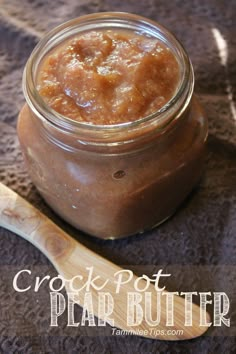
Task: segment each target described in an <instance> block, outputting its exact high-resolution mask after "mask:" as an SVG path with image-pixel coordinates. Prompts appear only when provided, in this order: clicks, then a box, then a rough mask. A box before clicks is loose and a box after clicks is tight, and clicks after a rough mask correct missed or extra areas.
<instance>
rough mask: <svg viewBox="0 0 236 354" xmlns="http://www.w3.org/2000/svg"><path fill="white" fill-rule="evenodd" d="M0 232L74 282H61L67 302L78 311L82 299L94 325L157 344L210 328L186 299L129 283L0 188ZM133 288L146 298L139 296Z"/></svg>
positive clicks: (120, 272)
mask: <svg viewBox="0 0 236 354" xmlns="http://www.w3.org/2000/svg"><path fill="white" fill-rule="evenodd" d="M0 226H2V227H4V228H6V229H8V230H10V231H12V232H14V233H15V234H17V235H19V236H21V237H23V238H24V239H26V240H27V241H29V242H31V243H32V244H33V245H34V246H35V247H37V248H38V249H39V250H40V251H42V252H43V253H44V254H45V256H46V257H47V258H48V259H49V260H50V261H51V262H52V264H53V265H54V267H55V268H56V270H57V271H58V273H59V275H60V276H61V277H62V278H63V279H67V280H69V279H70V280H71V279H73V281H66V282H65V287H66V291H67V294H68V298H70V299H73V301H74V302H76V303H79V305H80V306H82V307H83V302H82V301H81V299H85V298H86V299H87V303H88V302H90V304H92V314H91V315H92V316H96V317H98V319H99V322H98V323H102V322H103V323H104V322H107V323H109V324H110V325H112V327H116V328H119V329H121V330H124V331H127V333H130V332H131V333H132V334H138V335H141V336H142V337H148V338H155V339H159V340H186V339H191V338H195V337H198V336H201V335H202V334H203V333H204V332H206V330H207V329H208V328H209V324H210V316H209V314H208V313H207V311H206V310H205V309H203V308H200V307H199V306H197V305H196V304H194V303H190V302H188V301H187V298H186V297H185V298H183V297H181V296H179V295H176V294H174V293H171V292H168V291H166V290H160V289H159V288H158V289H157V288H156V286H155V285H154V284H152V283H151V282H150V281H149V284H147V281H145V279H144V278H142V277H137V276H135V275H134V274H132V277H130V274H131V271H130V272H128V271H126V272H125V270H124V269H122V268H121V267H119V266H117V265H115V264H113V263H112V262H110V261H108V260H106V259H105V258H103V257H101V256H100V255H97V254H96V253H94V252H93V251H91V250H89V249H88V248H86V247H85V246H83V245H82V244H80V243H79V242H77V241H76V240H75V239H73V238H72V237H71V236H69V235H68V234H67V233H66V232H65V231H63V230H62V229H60V228H59V227H58V226H57V225H56V224H54V223H53V222H52V221H51V220H49V219H48V218H47V217H46V216H45V215H43V214H42V213H41V212H39V211H38V210H37V209H36V208H34V207H33V206H32V205H31V204H29V203H28V202H27V201H26V200H24V199H23V198H21V197H20V196H19V195H18V194H16V193H15V192H13V191H12V190H10V189H9V188H7V187H6V186H4V185H3V184H1V183H0ZM124 274H126V278H125V279H124V277H123V275H124ZM88 277H90V278H91V279H90V285H91V286H90V287H89V289H88V286H89V281H88V280H89V279H88ZM85 285H86V286H85ZM147 285H148V287H147ZM137 287H138V288H139V289H145V292H144V291H140V292H138V291H137ZM146 288H147V289H146ZM76 289H79V291H78V290H76ZM88 299H89V301H88ZM105 300H107V303H106V301H105ZM172 305H173V306H172ZM171 307H173V313H172V316H170V309H171ZM90 310H91V309H90ZM190 313H191V316H190V317H189V314H190ZM203 322H204V324H203Z"/></svg>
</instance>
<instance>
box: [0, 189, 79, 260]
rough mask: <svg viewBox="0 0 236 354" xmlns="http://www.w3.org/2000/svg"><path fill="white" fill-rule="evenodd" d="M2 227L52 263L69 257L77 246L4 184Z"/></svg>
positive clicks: (0, 207)
mask: <svg viewBox="0 0 236 354" xmlns="http://www.w3.org/2000/svg"><path fill="white" fill-rule="evenodd" d="M0 226H2V227H4V228H6V229H8V230H10V231H12V232H14V233H16V234H17V235H19V236H21V237H23V238H24V239H26V240H27V241H29V242H31V243H32V244H33V245H34V246H36V247H37V248H38V249H40V250H41V251H42V252H43V253H44V254H45V255H46V256H47V257H48V258H49V259H50V260H51V261H54V260H55V259H56V258H57V257H62V256H63V254H65V255H66V254H67V255H68V252H70V250H71V249H72V248H73V247H74V245H75V243H76V242H75V240H74V239H73V238H72V237H70V236H69V235H68V234H66V233H65V232H64V231H63V230H62V229H60V228H59V227H58V226H57V225H56V224H54V223H53V222H52V221H51V220H49V219H48V218H47V217H46V216H45V215H43V214H42V213H41V212H40V211H39V210H37V209H36V208H35V207H33V206H32V205H31V204H30V203H28V202H27V201H26V200H24V199H23V198H22V197H20V196H19V195H18V194H16V193H15V192H13V191H12V190H11V189H9V188H8V187H6V186H4V185H3V184H2V183H0ZM81 246H82V245H81Z"/></svg>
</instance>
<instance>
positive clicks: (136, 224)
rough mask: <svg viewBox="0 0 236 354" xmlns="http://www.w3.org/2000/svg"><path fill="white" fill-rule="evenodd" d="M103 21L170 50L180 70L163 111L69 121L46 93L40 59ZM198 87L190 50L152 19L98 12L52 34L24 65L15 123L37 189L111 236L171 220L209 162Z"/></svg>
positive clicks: (92, 230)
mask: <svg viewBox="0 0 236 354" xmlns="http://www.w3.org/2000/svg"><path fill="white" fill-rule="evenodd" d="M103 29H112V30H117V29H119V30H120V29H122V30H124V31H126V30H127V31H129V32H130V31H131V32H132V31H133V32H135V33H142V34H145V35H147V36H150V37H153V38H157V39H158V40H160V42H162V43H163V44H165V45H166V46H168V48H169V49H170V50H171V51H172V53H173V54H174V56H175V58H176V60H177V62H178V65H179V70H180V75H179V82H178V88H177V90H176V92H175V94H174V95H173V97H172V98H171V99H170V100H169V101H168V102H167V103H166V104H165V105H164V106H163V107H162V108H161V109H159V110H157V111H156V112H154V113H152V114H150V115H148V116H145V117H143V118H140V119H137V120H134V121H132V122H130V121H129V122H125V123H119V124H111V125H99V124H89V123H86V122H78V121H75V120H71V119H68V118H67V117H65V116H62V115H61V114H59V113H57V112H56V111H54V110H53V109H52V108H50V107H49V106H48V105H47V104H46V103H45V102H44V100H43V99H42V97H40V95H39V93H38V91H37V88H36V76H37V73H38V70H40V63H41V62H42V59H43V58H45V56H47V55H48V53H50V52H51V51H52V50H53V48H56V47H57V46H59V45H60V44H61V43H63V42H64V41H66V40H68V39H69V38H73V37H74V36H76V35H78V34H83V33H87V32H88V31H91V30H95V31H97V30H103ZM147 70H148V68H147ZM193 89H194V73H193V68H192V65H191V62H190V60H189V57H188V55H187V54H186V51H185V50H184V48H183V47H182V45H181V44H180V43H179V42H178V40H177V39H176V38H175V37H174V36H173V35H172V34H171V33H170V32H169V31H168V30H167V29H165V28H164V27H162V26H160V25H159V24H157V23H156V22H153V21H151V20H148V19H146V18H143V17H140V16H137V15H133V14H128V13H112V12H110V13H97V14H92V15H86V16H83V17H80V18H76V19H74V20H71V21H69V22H67V23H65V24H63V25H61V26H59V27H57V28H56V29H54V30H52V31H51V32H49V33H48V34H46V36H45V37H44V38H43V39H42V40H41V41H40V42H39V43H38V45H37V46H36V48H35V49H34V51H33V52H32V54H31V56H30V58H29V60H28V62H27V64H26V67H25V70H24V75H23V90H24V95H25V99H26V104H25V105H24V107H23V108H22V110H21V112H20V114H19V119H18V127H17V130H18V136H19V141H20V145H21V148H22V152H23V156H24V159H25V162H26V165H27V168H28V171H29V175H30V177H31V179H32V181H33V183H34V184H35V186H36V187H37V189H38V191H39V193H40V194H41V195H42V197H43V198H44V199H45V201H46V202H47V203H48V204H49V205H50V206H51V208H52V209H53V210H54V211H55V212H56V213H57V214H59V215H60V216H61V217H62V218H63V219H64V220H66V221H67V222H69V223H70V224H72V225H73V226H75V227H76V228H78V229H79V230H82V231H83V232H85V233H87V234H90V235H93V236H97V237H99V238H103V239H114V238H120V237H124V236H128V235H133V234H136V233H142V232H144V231H146V230H148V229H150V228H153V227H155V226H156V225H158V224H160V223H162V222H163V221H165V220H166V219H168V218H169V217H170V216H171V215H172V214H173V213H174V212H175V211H176V209H177V208H178V207H179V206H180V204H181V203H182V202H183V201H184V199H185V198H186V197H187V195H188V194H189V193H190V192H191V191H192V189H193V188H194V186H196V184H197V183H198V182H199V179H200V177H201V174H202V170H203V166H204V151H205V145H206V138H207V119H206V117H205V116H204V114H203V112H202V109H201V107H200V105H199V103H198V101H197V99H196V97H195V96H194V95H193ZM170 222H171V221H170Z"/></svg>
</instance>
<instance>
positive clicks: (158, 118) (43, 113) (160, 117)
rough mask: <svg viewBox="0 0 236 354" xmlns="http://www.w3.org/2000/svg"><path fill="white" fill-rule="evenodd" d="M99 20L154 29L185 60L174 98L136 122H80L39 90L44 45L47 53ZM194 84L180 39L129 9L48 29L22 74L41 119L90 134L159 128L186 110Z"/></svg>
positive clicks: (31, 103)
mask: <svg viewBox="0 0 236 354" xmlns="http://www.w3.org/2000/svg"><path fill="white" fill-rule="evenodd" d="M115 21H116V22H115ZM96 23H97V24H98V23H101V24H102V25H103V26H107V27H108V26H109V28H113V27H115V24H116V25H117V27H118V26H120V25H121V24H123V26H124V28H127V27H125V26H129V27H132V26H133V27H134V26H139V29H142V30H143V31H144V33H146V34H147V33H150V31H151V33H152V35H153V37H154V38H155V37H156V38H158V39H160V40H162V41H164V42H166V43H167V44H168V45H171V46H172V48H174V49H175V51H176V53H177V54H178V55H179V60H181V61H182V62H181V63H180V64H182V67H183V73H182V78H181V79H180V83H179V87H178V89H177V90H176V92H175V94H174V95H173V97H171V99H170V100H169V101H168V102H167V103H166V104H165V105H164V106H162V107H161V108H160V109H159V110H157V111H155V112H153V113H151V114H150V115H147V116H144V117H141V118H139V119H137V120H134V121H128V122H123V123H117V124H103V125H101V124H92V123H88V122H79V121H76V120H73V119H71V118H69V117H66V116H64V115H62V114H60V113H58V112H56V111H55V110H53V109H52V108H51V107H50V106H49V105H47V103H46V102H45V101H44V100H43V98H42V97H41V96H40V94H39V93H38V90H37V89H36V84H35V80H34V71H35V67H36V66H37V65H38V63H39V62H40V59H41V58H42V57H43V55H42V53H43V51H44V52H45V48H47V46H49V49H48V50H47V51H46V53H47V52H48V51H49V50H50V49H51V48H52V46H53V43H54V44H55V40H59V39H60V37H61V36H63V35H65V34H67V36H68V37H69V36H70V35H71V32H72V31H74V32H75V31H76V30H78V28H84V27H85V26H87V27H91V26H94V25H95V24H96ZM136 30H137V28H136ZM148 31H149V32H148ZM154 34H155V36H154ZM158 36H159V37H158ZM40 53H41V58H40V59H39V58H38V57H39V56H40ZM44 55H45V53H44ZM193 87H194V74H193V68H192V64H191V61H190V59H189V57H188V55H187V53H186V51H185V49H184V47H183V46H182V44H181V43H180V42H179V41H178V39H177V38H176V37H175V36H174V35H173V34H172V33H171V32H170V31H169V30H167V29H166V28H165V27H164V26H162V25H160V24H159V23H157V22H155V21H152V20H150V19H148V18H145V17H143V16H140V15H136V14H131V13H127V12H98V13H93V14H89V15H84V16H80V17H77V18H74V19H72V20H69V21H67V22H64V23H63V24H61V25H59V26H57V27H55V28H54V29H53V30H51V31H49V32H47V33H46V35H45V36H44V37H43V38H42V39H41V40H40V41H39V43H38V44H37V45H36V47H35V48H34V50H33V51H32V53H31V55H30V57H29V59H28V61H27V63H26V66H25V69H24V73H23V92H24V96H25V99H26V101H27V104H28V105H29V107H30V109H31V110H32V111H33V112H34V113H35V114H36V115H37V116H39V117H40V118H41V119H43V120H45V118H46V120H47V121H49V122H50V123H52V124H53V125H55V126H57V127H58V128H61V129H63V130H67V131H73V132H75V131H76V130H79V131H80V132H81V131H83V130H86V131H89V132H91V133H92V132H98V131H103V132H107V133H109V132H114V133H115V132H117V131H119V132H122V131H127V130H136V129H138V128H139V127H143V126H145V125H146V124H155V123H157V122H158V125H159V129H160V128H161V127H163V126H166V124H168V122H169V121H171V119H170V118H171V116H173V111H174V112H179V114H178V115H179V116H180V115H181V114H182V113H181V112H182V111H183V110H185V108H186V107H187V106H188V103H189V102H190V100H191V97H192V93H193ZM180 111H181V112H180ZM176 118H177V117H175V119H176Z"/></svg>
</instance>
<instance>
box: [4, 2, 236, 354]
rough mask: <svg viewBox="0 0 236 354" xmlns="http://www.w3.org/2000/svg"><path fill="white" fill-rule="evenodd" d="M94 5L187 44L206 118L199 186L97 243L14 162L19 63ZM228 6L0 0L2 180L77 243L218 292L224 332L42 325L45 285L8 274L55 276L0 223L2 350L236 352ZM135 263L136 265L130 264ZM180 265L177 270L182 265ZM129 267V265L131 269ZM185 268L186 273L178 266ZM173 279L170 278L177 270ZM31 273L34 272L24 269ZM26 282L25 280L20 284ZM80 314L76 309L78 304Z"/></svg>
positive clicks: (235, 185)
mask: <svg viewBox="0 0 236 354" xmlns="http://www.w3.org/2000/svg"><path fill="white" fill-rule="evenodd" d="M98 11H129V12H134V13H138V14H141V15H143V16H146V17H149V18H151V19H154V20H157V21H158V22H160V23H162V24H163V25H165V26H166V27H168V28H169V29H170V30H171V31H172V32H174V33H175V34H176V36H177V37H178V38H179V39H180V40H181V42H182V43H183V44H184V46H185V47H186V49H187V51H188V53H189V55H190V57H191V59H192V62H193V65H194V69H195V75H196V93H197V94H198V96H199V99H200V101H201V102H202V103H203V105H204V108H205V111H206V114H207V116H208V119H209V142H208V147H209V153H208V157H207V163H206V171H205V174H204V176H203V178H202V180H201V183H200V185H199V187H198V188H197V189H196V190H195V191H194V192H193V193H192V195H191V196H190V197H189V198H188V200H187V201H186V202H185V204H184V205H182V206H181V208H180V209H179V210H178V212H177V213H176V214H175V215H174V216H173V217H172V218H171V219H170V220H169V221H167V222H166V223H164V224H163V225H161V226H160V227H158V228H157V229H155V230H153V231H151V232H147V233H145V234H144V235H141V236H138V235H137V236H134V237H131V238H128V239H123V240H119V241H99V240H97V239H94V238H92V237H88V236H85V235H82V234H81V233H80V232H79V231H77V230H74V229H73V228H71V227H70V226H68V225H66V224H65V223H64V222H63V221H62V220H61V219H60V218H59V217H57V216H56V215H55V214H54V213H53V212H52V211H51V210H50V209H49V207H47V206H46V205H45V204H44V202H43V201H42V199H41V197H40V196H39V194H38V193H37V191H36V189H35V187H34V186H33V185H32V183H31V181H30V179H29V177H28V174H27V172H26V170H25V168H24V165H23V162H22V156H21V153H20V149H19V144H18V140H17V136H16V128H15V127H16V120H17V114H18V112H19V110H20V108H21V106H22V104H23V102H24V98H23V94H22V90H21V77H22V70H23V67H24V64H25V62H26V60H27V58H28V56H29V54H30V52H31V51H32V49H33V47H34V46H35V44H36V43H37V41H38V40H39V38H40V37H41V36H42V35H43V34H44V33H45V31H46V30H48V29H50V28H52V27H54V26H55V25H57V24H59V23H61V22H63V21H65V20H68V19H70V18H72V17H76V16H80V15H83V14H87V13H91V12H98ZM235 15H236V3H235V0H229V1H223V0H208V1H204V0H181V1H180V0H173V1H166V0H138V1H136V0H130V1H120V0H119V1H118V0H104V1H99V0H93V1H92V0H71V1H64V0H58V1H47V0H33V1H29V0H21V1H18V0H6V1H3V2H2V1H1V2H0V180H1V182H3V183H4V184H6V185H8V186H9V187H11V188H12V189H14V190H15V191H17V192H18V193H19V194H20V195H22V196H23V197H25V198H26V199H27V200H29V201H30V202H32V203H33V204H34V205H35V206H36V207H38V208H39V209H40V210H42V211H43V212H44V213H46V214H47V215H48V216H49V217H51V218H52V219H53V220H54V221H55V222H56V223H57V224H58V225H60V226H61V227H63V228H64V229H66V230H67V231H68V232H69V233H70V234H72V235H73V236H75V237H76V238H77V239H78V240H79V241H80V242H82V243H84V244H86V245H87V246H88V247H90V248H91V249H94V250H95V251H96V252H98V253H100V254H102V255H104V256H105V257H107V258H108V259H110V260H112V261H113V262H115V263H117V264H120V265H126V267H127V265H128V266H129V267H131V268H132V269H134V270H136V272H137V273H138V274H143V273H145V272H146V273H147V271H149V274H152V273H153V270H155V269H159V267H160V266H164V267H167V268H166V269H168V267H170V270H171V272H172V274H173V277H172V279H171V281H170V284H169V289H172V290H175V289H176V288H178V287H180V288H181V290H183V288H184V287H186V288H188V289H189V291H190V290H192V291H193V290H194V287H196V288H197V289H198V288H199V289H201V290H202V291H203V290H205V291H214V290H215V291H225V292H227V293H228V294H229V296H230V300H231V309H230V316H231V328H230V329H226V328H218V329H216V328H213V329H211V330H210V331H209V334H208V335H207V336H205V337H201V338H198V339H194V340H191V341H187V342H178V343H177V342H161V341H155V340H149V339H143V338H139V337H132V336H127V337H118V336H109V335H107V331H106V330H104V333H103V332H102V331H101V330H97V331H96V330H94V331H89V329H86V328H85V329H81V328H72V329H68V328H67V327H66V316H64V317H63V318H62V319H61V322H60V326H59V327H58V328H50V326H49V324H50V319H49V317H50V309H49V298H48V296H49V295H48V288H47V286H46V285H45V286H43V287H42V288H41V289H40V291H39V292H38V293H35V292H33V291H30V292H27V293H25V294H22V293H17V292H15V291H14V290H13V288H12V279H13V276H14V274H15V273H16V272H17V271H19V270H20V269H23V268H28V269H31V270H32V272H33V274H34V275H40V276H43V275H46V274H52V275H53V274H54V275H55V274H56V272H55V271H54V269H53V267H52V265H51V264H50V263H49V262H48V260H47V259H46V258H45V257H44V256H43V254H41V253H40V252H39V251H38V250H37V249H35V248H34V247H33V246H32V245H31V244H29V243H27V242H26V241H24V240H23V239H21V238H19V237H17V236H16V235H14V234H12V233H10V232H8V231H6V230H4V229H0V352H1V353H4V354H5V353H6V354H8V353H57V354H60V353H67V354H68V353H88V354H92V353H96V354H102V353H104V354H105V353H106V354H107V353H125V354H128V353H132V354H137V353H140V354H142V353H196V354H200V353H201V354H205V353H206V354H207V353H214V354H221V353H235V352H236V341H235V336H236V327H235V321H236V300H235V293H236V238H235V236H236V235H235V230H236V212H235V211H236V160H235V157H236V108H235V100H234V99H235V93H236V62H235V58H236V46H235V44H236V26H235ZM136 266H138V267H136ZM180 266H182V271H181V268H180ZM135 267H136V268H137V269H136V268H135ZM187 269H189V272H187V274H185V272H186V270H187ZM177 270H178V272H177ZM176 272H177V273H178V276H177V273H176ZM32 278H33V275H32ZM26 282H27V280H26ZM77 311H78V314H79V313H80V311H81V309H80V308H78V309H77Z"/></svg>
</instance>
